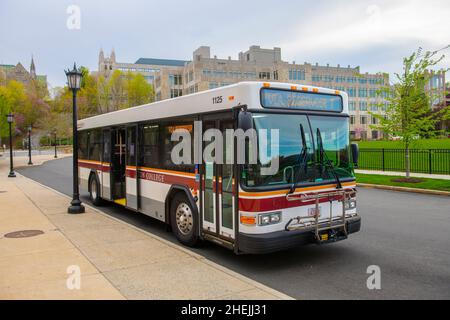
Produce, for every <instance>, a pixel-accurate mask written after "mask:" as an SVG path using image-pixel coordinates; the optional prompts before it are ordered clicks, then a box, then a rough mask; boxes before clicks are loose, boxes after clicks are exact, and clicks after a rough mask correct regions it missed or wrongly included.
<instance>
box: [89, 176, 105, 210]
mask: <svg viewBox="0 0 450 320" xmlns="http://www.w3.org/2000/svg"><path fill="white" fill-rule="evenodd" d="M89 198H90V199H91V201H92V203H93V204H94V205H95V206H100V205H101V204H102V199H101V198H100V183H98V179H97V177H96V176H95V174H91V177H90V179H89Z"/></svg>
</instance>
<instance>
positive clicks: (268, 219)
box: [258, 212, 281, 226]
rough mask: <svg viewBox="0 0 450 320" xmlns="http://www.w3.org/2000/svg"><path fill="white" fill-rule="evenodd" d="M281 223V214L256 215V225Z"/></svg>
mask: <svg viewBox="0 0 450 320" xmlns="http://www.w3.org/2000/svg"><path fill="white" fill-rule="evenodd" d="M280 222H281V212H272V213H264V214H259V215H258V225H259V226H267V225H271V224H277V223H280Z"/></svg>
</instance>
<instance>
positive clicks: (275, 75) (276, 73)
mask: <svg viewBox="0 0 450 320" xmlns="http://www.w3.org/2000/svg"><path fill="white" fill-rule="evenodd" d="M273 79H274V80H278V71H277V70H275V71H274V72H273Z"/></svg>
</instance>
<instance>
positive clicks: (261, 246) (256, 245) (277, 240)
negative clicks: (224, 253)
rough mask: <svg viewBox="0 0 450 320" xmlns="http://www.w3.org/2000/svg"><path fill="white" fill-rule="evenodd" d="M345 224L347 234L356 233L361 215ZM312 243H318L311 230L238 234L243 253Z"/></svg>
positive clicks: (257, 252)
mask: <svg viewBox="0 0 450 320" xmlns="http://www.w3.org/2000/svg"><path fill="white" fill-rule="evenodd" d="M346 224H347V234H352V233H356V232H358V231H359V230H360V229H361V217H360V216H356V217H353V218H351V219H348V220H347V222H346ZM343 239H344V238H343ZM343 239H338V240H335V241H329V242H336V241H339V240H343ZM329 242H327V243H329ZM313 243H318V241H317V239H316V237H315V233H314V231H312V230H301V231H300V230H299V231H285V230H283V231H278V232H272V233H267V234H244V233H240V234H239V251H240V252H241V253H244V254H266V253H271V252H276V251H282V250H287V249H291V248H295V247H299V246H302V245H307V244H313Z"/></svg>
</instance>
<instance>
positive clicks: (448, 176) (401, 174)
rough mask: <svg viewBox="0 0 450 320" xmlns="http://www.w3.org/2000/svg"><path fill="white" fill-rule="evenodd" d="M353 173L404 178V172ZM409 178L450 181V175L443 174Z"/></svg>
mask: <svg viewBox="0 0 450 320" xmlns="http://www.w3.org/2000/svg"><path fill="white" fill-rule="evenodd" d="M355 172H356V173H361V174H377V175H382V176H401V177H403V176H405V172H391V171H372V170H355ZM411 177H413V178H428V179H441V180H450V175H445V174H425V173H411Z"/></svg>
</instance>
